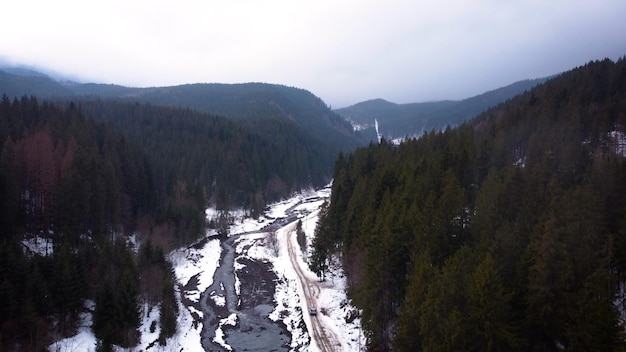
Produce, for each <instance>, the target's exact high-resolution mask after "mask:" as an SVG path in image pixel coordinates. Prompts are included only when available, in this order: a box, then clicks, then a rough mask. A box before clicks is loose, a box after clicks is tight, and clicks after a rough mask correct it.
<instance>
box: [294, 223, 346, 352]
mask: <svg viewBox="0 0 626 352" xmlns="http://www.w3.org/2000/svg"><path fill="white" fill-rule="evenodd" d="M294 233H295V225H294V226H292V227H291V228H290V229H288V232H287V250H288V253H289V260H290V262H291V266H292V267H293V270H294V272H295V273H296V275H297V276H298V281H300V285H301V286H302V289H303V291H304V300H305V302H306V309H305V310H304V311H303V314H308V311H309V309H308V308H309V307H317V303H316V302H317V299H318V297H319V294H320V283H319V282H318V281H317V280H310V279H309V278H308V277H307V276H306V275H305V273H304V272H303V271H302V268H301V267H300V265H299V263H298V257H297V251H298V249H297V248H296V245H297V244H296V243H295V241H292V239H293V238H294V237H295V235H294ZM317 308H318V312H317V314H323V313H322V310H321V309H319V308H320V307H317ZM310 317H311V329H312V331H311V332H310V333H311V338H312V339H313V340H315V342H316V344H317V346H318V347H319V349H320V350H321V351H324V352H331V351H341V349H342V348H341V343H340V342H339V339H338V338H337V335H335V333H334V332H333V331H332V330H331V329H328V328H327V327H325V326H324V324H323V321H322V320H320V319H319V318H318V316H315V315H312V316H310Z"/></svg>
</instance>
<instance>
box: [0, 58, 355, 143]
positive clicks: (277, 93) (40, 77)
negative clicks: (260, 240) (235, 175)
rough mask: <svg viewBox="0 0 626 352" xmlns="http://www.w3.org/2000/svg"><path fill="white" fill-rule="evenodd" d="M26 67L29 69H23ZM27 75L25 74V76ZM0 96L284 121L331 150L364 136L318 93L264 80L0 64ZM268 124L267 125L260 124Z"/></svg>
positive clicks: (254, 119)
mask: <svg viewBox="0 0 626 352" xmlns="http://www.w3.org/2000/svg"><path fill="white" fill-rule="evenodd" d="M25 71H28V72H25ZM25 73H27V74H25ZM0 94H6V95H7V96H9V97H11V98H13V97H21V96H23V95H28V96H37V97H40V98H45V99H61V100H67V99H68V98H71V99H72V100H81V99H89V100H93V99H95V98H99V99H121V100H123V101H130V102H133V101H137V102H147V103H150V104H153V105H159V106H169V107H177V108H178V107H183V108H189V109H193V110H197V111H200V112H205V113H210V114H215V115H221V116H225V117H229V118H233V119H238V120H252V121H253V123H254V124H256V125H259V123H258V122H256V121H258V120H268V119H273V120H277V119H278V120H287V121H290V122H291V123H294V124H295V125H297V126H298V127H300V128H302V129H304V130H306V131H308V132H309V133H310V134H311V135H312V136H314V137H315V138H317V139H319V140H320V141H324V142H325V143H326V144H328V145H329V146H331V149H337V150H344V151H348V150H352V149H354V148H355V147H356V146H358V145H363V144H364V143H365V142H366V139H364V138H362V137H361V136H360V134H358V133H355V132H354V131H353V129H352V126H351V125H350V123H348V122H347V121H345V120H344V119H343V118H342V117H340V116H339V115H337V114H336V113H334V112H333V111H332V110H331V109H330V108H329V107H328V106H327V105H326V104H325V103H324V102H323V101H322V100H321V99H320V98H319V97H316V96H315V95H313V94H312V93H311V92H309V91H307V90H304V89H300V88H294V87H287V86H283V85H277V84H267V83H241V84H220V83H202V84H200V83H198V84H185V85H178V86H169V87H150V88H133V87H124V86H120V85H113V84H96V83H77V82H71V81H64V82H61V81H56V80H54V79H52V78H51V77H49V76H48V75H46V74H43V73H38V72H36V71H32V70H24V69H21V68H0ZM262 127H264V128H266V127H267V126H262Z"/></svg>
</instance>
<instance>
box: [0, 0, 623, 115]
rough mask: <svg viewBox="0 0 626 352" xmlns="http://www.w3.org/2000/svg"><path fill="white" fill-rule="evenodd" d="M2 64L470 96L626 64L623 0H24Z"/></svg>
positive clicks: (2, 47)
mask: <svg viewBox="0 0 626 352" xmlns="http://www.w3.org/2000/svg"><path fill="white" fill-rule="evenodd" d="M0 11H2V16H1V18H2V19H1V20H0V33H2V35H0V61H5V62H7V61H8V62H9V63H12V64H24V65H31V66H36V67H39V68H45V69H49V70H52V71H56V72H58V73H62V74H66V75H69V76H73V77H75V78H76V79H80V80H81V81H86V82H99V83H115V84H121V85H126V86H139V87H146V86H165V85H177V84H184V83H197V82H221V83H241V82H268V83H279V84H284V85H288V86H295V87H299V88H304V89H307V90H310V91H311V92H313V93H314V94H315V95H317V96H319V97H320V98H322V99H323V100H324V101H325V102H326V103H327V104H329V105H332V107H333V108H339V107H344V106H348V105H351V104H354V103H357V102H360V101H364V100H368V99H373V98H384V99H386V100H389V101H392V102H396V103H408V102H423V101H432V100H441V99H461V98H466V97H470V96H473V95H477V94H480V93H483V92H484V91H487V90H491V89H494V88H497V87H501V86H504V85H507V84H509V83H513V82H515V81H517V80H520V79H525V78H539V77H544V76H548V75H551V74H554V73H559V72H562V71H565V70H569V69H572V68H574V67H576V66H580V65H582V64H585V63H586V62H588V61H590V60H595V59H602V58H605V57H608V58H610V59H613V60H617V59H618V58H620V57H622V56H624V55H626V1H624V0H586V1H582V0H536V1H535V0H532V1H524V0H510V1H509V0H443V1H442V0H439V1H430V0H429V1H421V0H409V1H404V0H386V1H382V0H302V1H300V0H221V1H215V0H204V1H192V0H176V1H165V0H156V1H155V0H141V1H136V0H119V1H118V0H93V1H92V0H80V1H70V0H54V1H50V0H41V1H36V0H13V1H8V2H4V3H3V4H2V6H1V7H0Z"/></svg>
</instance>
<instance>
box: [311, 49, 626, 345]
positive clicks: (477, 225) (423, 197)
mask: <svg viewBox="0 0 626 352" xmlns="http://www.w3.org/2000/svg"><path fill="white" fill-rule="evenodd" d="M625 126H626V60H625V59H621V60H619V61H618V62H612V61H610V60H604V61H599V62H590V63H589V64H587V65H585V66H583V67H579V68H576V69H574V70H572V71H570V72H566V73H564V74H562V75H560V76H558V77H556V78H553V79H551V80H549V81H547V82H546V83H545V84H543V85H541V86H538V87H536V88H534V89H532V90H530V91H528V92H526V93H524V94H522V95H520V96H518V97H516V98H514V99H512V100H510V101H508V102H507V103H504V104H501V105H499V106H497V107H495V108H492V109H490V110H489V111H487V112H486V113H484V114H482V115H481V116H479V117H478V118H476V119H474V120H472V121H471V122H468V123H466V124H464V125H462V126H460V127H458V128H454V129H450V128H448V129H447V130H445V131H442V132H435V131H432V132H430V133H427V134H426V135H424V136H423V137H421V138H419V139H412V140H407V141H405V142H404V143H402V144H400V145H394V144H391V143H389V142H387V141H385V140H383V141H381V143H379V144H371V145H370V146H369V147H366V148H360V149H358V150H357V151H355V152H354V153H351V154H347V155H343V154H342V155H340V157H339V158H338V160H337V161H336V166H335V176H334V181H333V187H332V196H331V202H330V205H329V206H328V209H326V210H325V211H324V212H323V213H322V216H321V218H320V224H319V227H318V230H317V235H316V239H315V243H314V247H315V252H314V255H313V258H314V260H313V261H312V263H311V264H312V267H313V269H315V270H316V271H318V273H319V274H320V275H323V271H324V270H325V269H326V268H327V264H328V262H329V260H330V258H331V257H333V256H342V258H343V263H344V264H343V265H344V269H345V271H346V273H347V277H348V283H349V294H350V296H351V298H352V299H353V302H354V303H355V304H356V305H357V307H358V308H360V309H361V310H362V318H363V326H364V328H365V330H366V334H367V337H368V348H369V349H370V350H372V351H386V350H391V349H393V350H396V351H420V350H423V351H451V350H461V351H526V350H532V351H557V350H565V351H590V350H603V351H610V350H618V349H619V348H623V347H624V341H623V339H622V336H623V335H622V334H623V331H624V326H622V325H621V320H620V318H623V317H620V312H623V310H624V306H623V302H624V297H625V296H624V295H625V293H624V290H623V282H624V273H625V270H626V267H625V263H626V159H625V158H626V154H625V153H624V151H625V150H626V148H625V144H626V138H625V136H626V134H625V133H626V129H625Z"/></svg>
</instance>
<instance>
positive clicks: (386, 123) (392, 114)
mask: <svg viewBox="0 0 626 352" xmlns="http://www.w3.org/2000/svg"><path fill="white" fill-rule="evenodd" d="M547 79H548V78H538V79H528V80H522V81H518V82H515V83H513V84H510V85H508V86H505V87H502V88H498V89H494V90H491V91H488V92H486V93H483V94H480V95H477V96H474V97H471V98H467V99H463V100H444V101H436V102H424V103H409V104H395V103H392V102H389V101H386V100H384V99H373V100H368V101H364V102H361V103H358V104H355V105H352V106H349V107H346V108H342V109H337V110H335V112H336V113H338V114H339V115H341V116H342V117H343V118H345V119H346V120H348V121H351V122H352V124H353V125H354V126H355V128H358V129H360V130H362V133H364V134H367V135H370V136H371V135H372V130H373V128H374V120H376V121H377V122H378V130H379V133H380V134H381V135H382V136H384V137H385V138H387V139H396V138H404V137H406V136H409V137H414V136H419V135H421V134H423V133H424V132H428V131H430V130H433V129H434V130H442V129H445V128H446V126H457V125H460V124H462V123H463V122H465V121H466V120H469V119H471V118H473V117H476V116H478V115H479V114H480V113H482V112H484V111H486V110H487V109H489V108H490V107H494V106H496V105H498V104H500V103H503V102H504V101H506V100H508V99H511V98H513V97H514V96H516V95H518V94H521V93H523V92H525V91H527V90H530V89H532V88H533V87H535V86H537V85H539V84H542V83H544V82H545V81H546V80H547ZM368 131H369V132H368Z"/></svg>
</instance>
